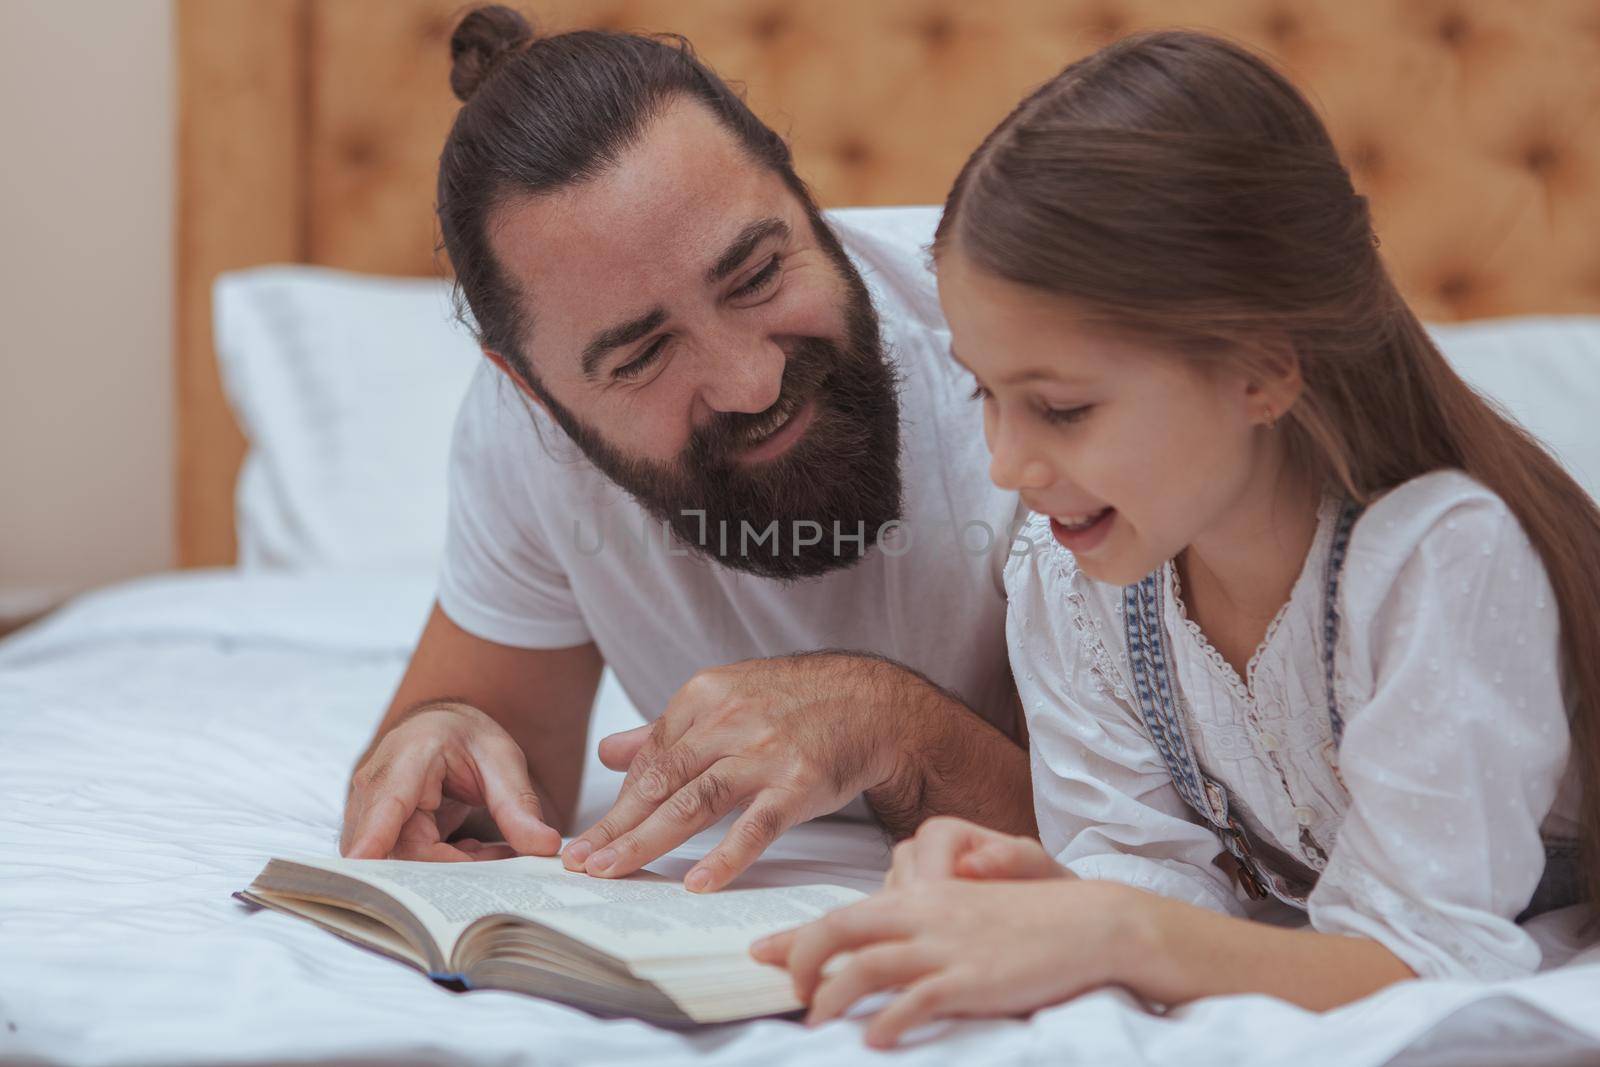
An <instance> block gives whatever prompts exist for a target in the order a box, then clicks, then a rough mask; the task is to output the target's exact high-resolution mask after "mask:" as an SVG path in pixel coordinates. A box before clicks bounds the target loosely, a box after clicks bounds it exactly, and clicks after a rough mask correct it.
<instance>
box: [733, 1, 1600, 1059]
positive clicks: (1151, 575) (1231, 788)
mask: <svg viewBox="0 0 1600 1067" xmlns="http://www.w3.org/2000/svg"><path fill="white" fill-rule="evenodd" d="M1376 246H1377V241H1376V239H1375V238H1374V237H1373V235H1372V231H1371V227H1370V222H1369V219H1368V213H1367V205H1366V201H1365V200H1364V199H1363V198H1362V197H1360V196H1358V195H1356V194H1355V192H1354V191H1353V189H1352V188H1351V185H1350V180H1349V177H1348V175H1347V173H1346V171H1345V169H1344V167H1343V166H1341V164H1340V162H1339V159H1338V157H1337V155H1336V153H1335V151H1334V148H1333V146H1332V144H1331V142H1330V140H1329V138H1328V135H1327V133H1326V131H1325V130H1324V129H1323V127H1322V125H1321V123H1320V122H1319V121H1318V119H1317V118H1316V116H1315V114H1314V112H1313V111H1312V109H1311V108H1310V106H1309V105H1308V104H1307V103H1306V101H1305V100H1304V99H1303V98H1302V97H1301V96H1300V95H1299V93H1297V92H1296V91H1295V89H1294V88H1293V87H1292V86H1291V85H1290V84H1289V83H1288V82H1287V81H1285V80H1284V79H1283V78H1282V77H1281V76H1279V75H1278V74H1277V73H1275V72H1274V71H1273V70H1272V69H1271V68H1270V67H1268V66H1267V65H1266V64H1265V63H1263V62H1262V61H1261V60H1259V59H1258V58H1256V57H1255V56H1253V55H1251V54H1250V53H1248V52H1246V51H1245V50H1243V49H1241V48H1238V47H1236V46H1234V45H1231V44H1228V43H1225V42H1223V41H1220V40H1217V39H1214V38H1210V37H1206V36H1203V35H1199V34H1194V33H1185V32H1163V33H1153V34H1146V35H1141V36H1138V37H1133V38H1129V39H1126V40H1123V41H1121V42H1119V43H1117V44H1114V45H1112V46H1111V47H1109V48H1106V49H1105V50H1103V51H1101V52H1099V53H1097V54H1096V55H1093V56H1091V57H1089V58H1088V59H1086V60H1083V61H1081V62H1079V63H1075V64H1073V65H1072V66H1070V67H1068V68H1067V69H1066V70H1064V71H1063V72H1062V73H1061V74H1060V75H1059V76H1057V77H1056V78H1055V79H1054V80H1052V81H1051V82H1049V83H1048V84H1046V85H1045V86H1043V87H1042V88H1040V89H1039V90H1038V91H1036V92H1035V93H1034V94H1033V95H1031V96H1030V97H1028V98H1027V99H1026V100H1024V101H1023V102H1022V103H1021V104H1020V105H1019V106H1018V107H1017V109H1016V110H1015V111H1014V112H1013V113H1012V114H1011V115H1010V116H1009V117H1008V118H1007V119H1006V120H1005V121H1004V122H1003V123H1001V125H1000V126H999V127H998V128H997V129H996V130H995V131H994V132H993V133H991V134H990V135H989V137H988V138H987V139H986V140H985V141H984V142H983V144H982V145H981V146H979V148H978V150H977V151H976V152H975V153H974V155H973V156H972V158H971V159H970V160H969V161H968V163H967V165H966V167H965V168H964V169H963V170H962V172H961V174H960V176H959V177H958V178H957V180H956V183H955V186H954V188H953V189H952V191H951V193H950V196H949V199H948V201H947V203H946V205H945V212H944V217H943V220H942V221H941V223H940V226H939V230H938V234H937V237H936V239H935V243H934V255H935V259H936V262H937V267H938V276H939V295H940V300H941V302H942V304H943V306H944V310H945V313H946V316H947V318H948V321H949V324H950V331H951V341H952V344H951V348H952V351H951V355H952V356H953V357H954V358H956V359H958V360H959V361H960V362H961V363H963V364H964V365H965V366H966V367H967V368H968V369H969V370H970V371H971V372H972V374H973V376H974V378H975V379H976V382H977V389H976V391H975V394H974V396H975V399H978V400H981V402H982V404H983V405H984V415H985V430H986V434H987V437H988V443H989V447H990V450H991V453H992V457H993V459H992V467H991V475H992V477H993V479H994V481H995V482H996V483H997V484H999V485H1000V486H1003V487H1007V488H1014V489H1016V490H1018V491H1020V493H1021V494H1022V497H1023V500H1024V501H1025V502H1026V503H1027V504H1028V505H1029V507H1030V508H1031V509H1032V510H1033V511H1034V512H1035V513H1036V514H1035V515H1034V516H1033V518H1032V519H1031V520H1030V523H1029V525H1028V526H1027V527H1026V528H1025V532H1026V533H1027V534H1028V535H1029V536H1030V537H1031V538H1032V539H1033V540H1035V541H1036V542H1037V544H1038V547H1037V549H1036V550H1035V551H1033V552H1031V553H1029V554H1027V555H1024V556H1019V557H1017V558H1014V559H1013V560H1012V562H1011V565H1010V566H1009V567H1008V568H1007V573H1006V585H1007V592H1008V595H1009V598H1010V601H1009V606H1008V621H1007V632H1008V637H1009V641H1010V647H1011V657H1012V665H1013V670H1014V673H1015V676H1016V681H1017V686H1018V689H1019V692H1020V696H1021V698H1022V701H1023V705H1024V708H1025V711H1026V714H1027V721H1028V727H1029V732H1030V735H1031V748H1032V762H1033V774H1034V797H1035V803H1036V807H1037V814H1038V823H1039V830H1040V842H1034V841H1031V840H1028V839H1023V838H1011V837H1005V836H1003V835H1000V834H996V833H993V832H992V831H988V830H985V829H983V828H981V827H977V826H973V825H971V824H967V823H961V822H956V821H953V820H934V821H932V822H930V823H929V824H927V825H926V826H925V827H924V828H923V830H922V831H920V832H919V833H918V835H917V837H916V838H915V839H913V840H912V841H910V842H906V843H903V844H902V845H901V846H899V848H898V849H897V852H896V857H895V865H894V869H893V871H892V872H891V874H890V877H889V880H888V883H887V885H886V888H885V890H884V891H883V892H882V893H880V894H878V895H877V896H875V897H873V898H871V899H869V900H867V901H864V902H862V903H860V904H858V905H855V906H853V907H851V908H847V909H844V910H842V911H839V912H835V913H834V914H832V915H830V916H828V917H826V918H824V919H822V920H820V921H819V922H817V923H814V924H811V925H810V926H807V927H804V928H801V929H800V930H798V931H790V932H788V933H785V934H781V935H778V936H777V937H775V938H771V939H768V940H767V941H765V942H761V943H758V945H756V946H754V948H753V952H754V953H755V955H756V957H757V958H758V959H762V960H764V961H766V962H771V963H778V964H782V965H786V966H787V967H789V968H790V970H791V971H792V973H793V976H794V979H795V984H796V988H797V991H798V993H799V995H800V997H801V999H802V1000H806V1001H809V1002H810V1004H811V1016H810V1018H811V1019H812V1020H813V1021H820V1020H822V1019H826V1018H829V1017H831V1016H835V1015H838V1014H840V1013H841V1012H843V1011H844V1010H845V1009H847V1008H848V1007H849V1006H850V1005H851V1004H852V1003H853V1002H854V1001H855V1000H857V999H858V998H859V997H861V996H862V995H864V994H866V993H870V992H875V991H880V990H890V989H899V990H902V992H900V993H899V994H898V995H897V996H895V997H894V998H893V999H892V1000H891V1001H890V1002H889V1005H888V1006H887V1007H886V1008H885V1009H884V1010H883V1011H881V1012H880V1013H878V1015H877V1016H876V1017H875V1018H874V1019H873V1021H872V1023H871V1025H870V1026H869V1029H868V1035H867V1036H868V1040H869V1041H870V1042H871V1043H873V1044H878V1045H887V1044H892V1043H893V1042H894V1041H895V1040H897V1038H898V1037H899V1035H900V1034H901V1033H903V1032H904V1031H905V1030H906V1029H908V1028H909V1027H911V1026H914V1025H916V1024H919V1023H922V1022H925V1021H927V1020H929V1019H931V1018H934V1017H936V1016H941V1015H974V1014H1014V1013H1019V1012H1024V1011H1029V1010H1032V1009H1034V1008H1036V1007H1039V1006H1041V1005H1044V1004H1049V1003H1053V1002H1058V1001H1061V1000H1064V999H1067V998H1070V997H1072V996H1075V995H1077V994H1078V993H1081V992H1084V991H1087V990H1090V989H1094V988H1097V987H1100V986H1105V985H1120V986H1124V987H1127V988H1130V989H1132V990H1133V991H1134V992H1136V993H1138V994H1140V995H1142V996H1144V997H1146V998H1148V999H1149V1000H1151V1001H1155V1002H1158V1003H1165V1004H1174V1003H1181V1002H1184V1001H1187V1000H1191V999H1193V998H1196V997H1201V996H1207V995H1212V994H1224V993H1244V992H1259V993H1269V994H1273V995H1276V996H1280V997H1283V998H1286V999H1288V1000H1290V1001H1294V1002H1296V1003H1298V1004H1301V1005H1303V1006H1306V1007H1309V1008H1313V1009H1321V1008H1327V1007H1332V1006H1335V1005H1338V1004H1342V1003H1345V1002H1347V1001H1350V1000H1353V999H1356V998H1359V997H1362V996H1364V995H1366V994H1368V993H1371V992H1373V991H1374V990H1377V989H1379V988H1382V987H1383V986H1385V985H1388V984H1390V983H1392V982H1395V981H1398V980H1401V979H1406V978H1411V977H1414V976H1476V977H1480V978H1496V977H1502V976H1508V975H1518V974H1525V973H1528V972H1530V971H1532V970H1534V969H1536V968H1537V966H1538V964H1539V959H1540V954H1539V949H1538V946H1537V945H1536V944H1535V942H1534V941H1533V940H1532V939H1531V938H1530V937H1529V936H1528V934H1527V933H1526V932H1525V931H1524V930H1523V929H1522V928H1521V927H1520V926H1519V925H1518V921H1519V919H1521V918H1525V917H1527V916H1529V915H1532V914H1536V913H1538V912H1541V911H1544V910H1548V909H1550V908H1553V907H1557V906H1562V905H1565V904H1570V903H1574V902H1577V901H1579V900H1580V899H1583V898H1585V897H1591V896H1592V895H1593V889H1592V887H1593V883H1594V880H1595V852H1594V851H1593V848H1594V844H1595V841H1596V834H1597V830H1600V819H1597V817H1596V815H1597V807H1600V795H1597V792H1596V790H1595V788H1594V783H1595V782H1596V781H1597V777H1596V772H1597V764H1600V737H1597V736H1596V730H1597V724H1600V718H1597V708H1596V704H1597V700H1600V514H1597V512H1596V509H1595V507H1594V505H1593V504H1592V503H1591V502H1590V500H1589V499H1588V497H1587V496H1586V495H1585V494H1584V492H1583V491H1582V490H1581V489H1580V488H1579V487H1578V486H1577V485H1576V484H1575V483H1574V482H1573V481H1572V479H1571V478H1569V477H1568V476H1567V475H1566V474H1565V473H1563V472H1562V470H1561V469H1560V467H1559V466H1558V465H1557V464H1556V463H1555V462H1554V461H1553V460H1552V459H1551V458H1550V457H1549V456H1548V455H1547V454H1546V453H1545V452H1544V451H1542V450H1541V449H1540V448H1539V447H1538V446H1537V445H1536V444H1535V443H1534V442H1533V441H1532V440H1530V439H1529V438H1528V437H1527V436H1526V435H1525V434H1524V433H1523V432H1522V431H1521V430H1519V429H1518V428H1517V427H1515V426H1514V425H1512V424H1511V423H1509V422H1507V421H1506V420H1505V419H1503V418H1502V417H1500V416H1499V415H1498V414H1496V412H1495V411H1494V410H1493V409H1492V408H1491V407H1489V405H1488V404H1486V403H1485V402H1484V401H1483V400H1482V399H1481V398H1479V397H1478V396H1477V395H1476V394H1474V393H1473V392H1472V391H1471V389H1469V388H1468V387H1467V386H1466V385H1465V384H1464V383H1463V382H1462V381H1461V379H1460V378H1458V377H1457V376H1456V375H1455V374H1454V373H1453V372H1452V371H1451V369H1450V367H1449V366H1448V365H1447V364H1446V362H1445V360H1444V359H1443V358H1442V357H1441V356H1440V354H1439V352H1438V350H1437V349H1436V348H1435V347H1434V345H1433V343H1432V342H1431V341H1430V340H1429V338H1428V336H1427V334H1426V333H1425V332H1424V331H1423V329H1422V327H1421V326H1420V325H1419V323H1418V321H1417V318H1416V316H1415V315H1413V314H1412V312H1411V311H1410V310H1409V309H1408V308H1407V307H1406V305H1405V303H1404V302H1403V301H1402V300H1401V298H1400V297H1399V295H1398V294H1397V293H1396V291H1395V288H1394V285H1393V283H1392V282H1391V281H1390V279H1389V277H1388V275H1387V273H1386V272H1385V270H1384V267H1383V265H1382V263H1381V261H1380V259H1379V257H1378V253H1377V248H1376ZM1580 838H1581V839H1582V841H1583V842H1584V844H1585V846H1586V850H1585V851H1584V853H1583V855H1584V860H1583V862H1582V863H1580V861H1579V851H1580V850H1579V846H1578V842H1579V839H1580ZM951 876H955V877H951ZM1295 912H1299V913H1303V916H1302V921H1298V922H1292V923H1291V922H1288V921H1286V919H1288V918H1292V916H1293V914H1294V913H1295ZM846 952H848V953H849V955H848V956H841V958H839V959H838V960H836V961H835V963H834V965H833V966H831V967H828V968H827V969H826V971H824V964H825V963H827V962H828V961H829V960H831V959H833V958H834V957H835V956H840V955H841V954H842V953H846Z"/></svg>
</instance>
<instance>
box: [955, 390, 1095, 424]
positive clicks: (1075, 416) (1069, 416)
mask: <svg viewBox="0 0 1600 1067" xmlns="http://www.w3.org/2000/svg"><path fill="white" fill-rule="evenodd" d="M992 395H993V394H992V393H990V392H989V390H987V389H985V388H984V387H983V386H982V385H976V386H973V389H972V395H971V396H970V397H968V399H969V400H988V399H989V397H990V396H992ZM1092 407H1094V405H1093V404H1080V405H1078V406H1077V407H1075V408H1053V407H1049V406H1044V407H1042V408H1040V410H1039V415H1040V417H1042V418H1043V419H1044V421H1045V422H1048V423H1050V424H1051V425H1052V426H1064V425H1066V424H1068V423H1073V422H1082V421H1083V419H1084V418H1085V417H1087V416H1088V414H1089V410H1090V409H1091V408H1092Z"/></svg>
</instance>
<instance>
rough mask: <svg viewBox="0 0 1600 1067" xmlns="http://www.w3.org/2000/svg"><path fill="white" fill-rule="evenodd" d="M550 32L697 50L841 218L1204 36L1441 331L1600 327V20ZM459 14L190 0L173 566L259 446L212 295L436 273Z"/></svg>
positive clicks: (1236, 6)
mask: <svg viewBox="0 0 1600 1067" xmlns="http://www.w3.org/2000/svg"><path fill="white" fill-rule="evenodd" d="M522 6H523V7H524V9H525V10H530V11H531V12H532V13H534V14H535V16H536V17H537V18H538V19H539V20H540V23H541V25H542V26H543V27H544V28H545V29H547V30H550V31H558V30H563V29H568V28H575V27H578V26H605V27H613V28H627V29H643V30H670V31H675V32H679V33H682V34H684V35H685V36H687V37H688V38H689V39H690V40H691V41H693V42H694V44H695V45H696V47H697V49H698V50H699V52H700V53H701V54H702V55H703V56H704V57H705V58H706V59H707V60H708V61H709V62H710V63H711V65H712V66H713V67H714V68H715V69H716V70H718V71H719V72H721V73H722V74H723V75H724V76H726V77H729V78H732V79H736V80H738V81H741V82H743V83H744V84H745V86H746V87H747V90H748V97H749V99H750V102H751V104H752V105H753V107H754V108H755V110H756V111H757V113H759V114H761V115H762V116H763V117H765V118H766V119H767V120H768V121H769V122H771V123H772V124H773V125H774V126H775V127H776V128H778V129H779V130H781V131H783V132H785V133H786V134H788V135H789V136H790V138H791V140H792V142H793V144H794V148H795V152H796V156H797V158H798V161H799V168H800V172H801V174H802V176H804V177H805V178H806V179H807V180H808V181H809V182H810V183H811V185H812V186H813V187H814V188H815V190H816V191H817V194H818V197H819V199H820V200H821V202H822V203H823V204H824V205H825V206H839V205H846V204H893V203H929V202H937V201H939V200H942V198H943V196H944V193H945V190H946V187H947V185H948V183H949V181H950V179H951V178H952V177H953V176H954V174H955V172H956V169H957V168H958V167H959V165H960V163H961V162H962V160H963V159H965V157H966V155H967V153H968V152H969V151H970V150H971V149H972V147H973V146H974V145H975V144H976V143H977V142H978V140H979V139H980V138H981V137H982V135H983V134H984V133H985V132H986V131H987V130H988V129H989V128H990V127H991V126H993V125H994V124H995V123H996V122H998V121H999V119H1000V118H1001V117H1003V116H1004V115H1005V113H1006V112H1007V111H1008V110H1009V109H1010V107H1011V106H1012V105H1013V104H1014V103H1015V102H1016V101H1017V99H1018V98H1020V97H1021V95H1022V94H1023V92H1024V90H1026V89H1027V88H1028V87H1030V86H1032V85H1035V84H1037V83H1039V82H1041V81H1043V80H1044V79H1046V78H1048V77H1049V76H1050V75H1051V74H1053V73H1054V72H1055V71H1056V70H1058V69H1059V68H1060V67H1062V66H1063V65H1065V64H1066V63H1068V62H1070V61H1071V60H1073V59H1076V58H1078V57H1079V56H1081V55H1083V54H1085V53H1086V52H1088V51H1090V50H1092V49H1094V48H1096V47H1098V46H1099V45H1101V44H1103V43H1105V42H1107V41H1110V40H1112V39H1114V38H1115V37H1117V36H1120V35H1122V34H1124V33H1127V32H1129V31H1132V30H1136V29H1143V28H1147V27H1151V26H1163V25H1165V26H1173V25H1182V26H1191V27H1197V28H1206V29H1211V30H1215V31H1218V32H1222V33H1225V34H1227V35H1229V36H1232V37H1234V38H1236V39H1238V40H1241V41H1244V42H1245V43H1247V44H1250V45H1252V46H1255V47H1256V48H1258V49H1261V50H1263V51H1265V52H1267V53H1268V54H1270V55H1271V56H1273V57H1274V58H1276V59H1277V60H1278V62H1279V63H1280V64H1281V66H1282V67H1283V68H1284V69H1286V70H1287V71H1288V73H1289V74H1290V75H1291V76H1292V77H1293V78H1294V79H1295V80H1296V82H1297V83H1298V84H1300V85H1301V86H1302V87H1304V88H1306V89H1307V90H1309V91H1310V93H1311V95H1312V98H1313V100H1314V101H1316V102H1317V103H1318V105H1319V106H1320V107H1321V109H1322V111H1323V114H1324V117H1325V118H1326V120H1327V121H1328V123H1329V125H1330V127H1331V129H1332V130H1333V133H1334V136H1335V138H1336V139H1337V140H1338V142H1339V145H1340V147H1341V149H1342V151H1343V152H1344V153H1345V158H1346V160H1347V162H1348V163H1349V164H1350V165H1351V167H1352V169H1353V171H1354V173H1355V177H1356V183H1357V185H1358V187H1359V188H1360V189H1361V190H1362V191H1363V192H1365V193H1366V194H1367V195H1368V196H1369V197H1370V198H1371V200H1372V204H1373V210H1374V214H1375V217H1376V220H1377V227H1378V232H1379V235H1380V237H1381V239H1382V242H1383V254H1384V255H1385V257H1386V258H1387V260H1388V262H1389V264H1390V266H1391V269H1392V270H1393V271H1394V272H1395V274H1396V276H1397V277H1398V278H1399V280H1400V282H1401V284H1402V287H1403V288H1404V290H1405V291H1406V293H1407V295H1408V296H1409V297H1410V298H1411V300H1412V301H1413V303H1414V304H1415V306H1416V307H1417V308H1418V310H1419V311H1420V312H1421V313H1422V314H1423V315H1424V316H1425V317H1427V318H1430V319H1434V320H1446V319H1456V318H1478V317H1485V316H1494V315H1509V314H1519V313H1531V312H1591V313H1592V312H1596V311H1600V3H1597V2H1596V0H1528V2H1525V3H1508V2H1505V0H1476V2H1473V0H988V2H985V3H975V2H972V0H547V2H542V3H533V2H532V0H527V2H524V3H523V4H522ZM462 10H464V8H463V6H462V4H461V2H460V0H179V4H178V25H179V42H178V54H179V62H180V74H179V77H180V85H181V99H180V125H179V129H180V135H179V136H180V142H179V175H180V179H179V180H180V198H179V224H178V225H179V231H178V263H179V279H178V305H179V306H178V315H179V319H178V330H179V352H178V361H177V385H178V411H179V420H180V421H179V434H178V465H179V470H178V490H179V492H178V496H179V503H178V508H179V515H178V530H179V559H180V560H181V562H182V563H184V564H185V565H190V566H193V565H201V564H213V563H226V562H229V561H231V560H232V558H233V553H234V538H233V483H234V477H235V475H236V473H237V470H238V466H239V462H240V459H241V458H242V455H243V450H244V445H243V441H242V439H241V438H240V435H239V432H238V430H237V428H236V427H235V426H234V424H233V420H232V418H231V416H230V415H229V413H228V410H227V407H226V404H225V402H224V400H223V398H222V394H221V390H220V387H219V384H218V379H217V371H216V365H215V360H214V356H213V353H212V348H211V339H210V315H211V309H210V297H209V290H210V284H211V280H212V279H213V278H214V277H215V275H216V273H217V272H218V271H221V270H228V269H232V268H237V267H243V266H248V265H252V264H256V263H264V262H306V263H318V264H324V265H328V266H334V267H341V268H346V269H350V270H360V271H371V272H379V273H386V274H433V273H437V272H440V271H441V270H442V269H443V268H442V265H440V264H437V263H436V262H435V257H434V241H435V226H434V222H433V216H432V197H433V176H434V165H435V162H436V159H437V156H438V151H439V147H440V145H441V143H442V141H443V138H444V134H445V131H446V130H447V128H448V126H449V123H450V120H451V117H452V116H453V114H454V112H455V108H456V102H455V99H454V98H453V97H452V96H451V94H450V91H449V87H448V84H447V78H446V73H447V70H448V55H447V53H448V49H447V41H448V38H449V33H450V29H451V27H452V25H453V21H454V16H455V15H456V14H457V13H458V12H460V11H462Z"/></svg>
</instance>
